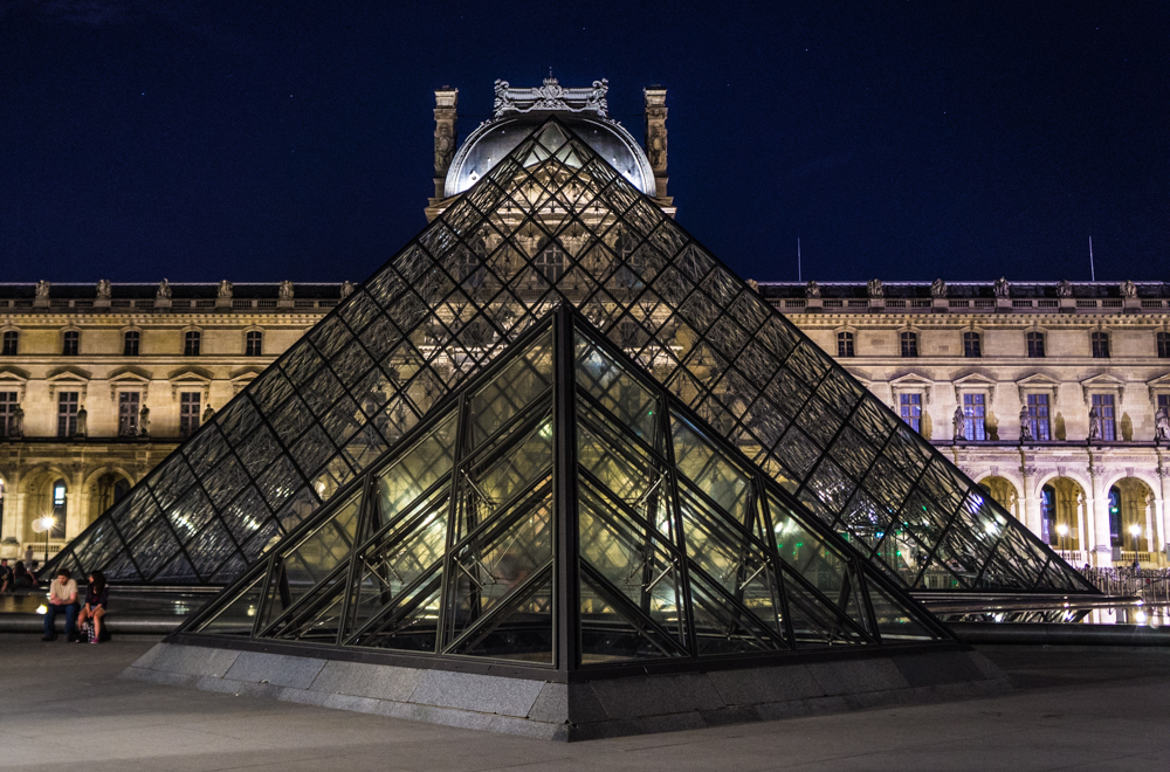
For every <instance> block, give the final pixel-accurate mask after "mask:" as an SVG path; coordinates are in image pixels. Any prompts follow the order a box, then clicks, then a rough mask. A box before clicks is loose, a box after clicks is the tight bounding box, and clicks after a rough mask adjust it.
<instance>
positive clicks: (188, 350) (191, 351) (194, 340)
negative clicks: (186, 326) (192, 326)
mask: <svg viewBox="0 0 1170 772" xmlns="http://www.w3.org/2000/svg"><path fill="white" fill-rule="evenodd" d="M200 337H201V336H200V335H199V331H198V330H188V331H187V332H186V333H184V334H183V356H189V357H197V356H199V339H200Z"/></svg>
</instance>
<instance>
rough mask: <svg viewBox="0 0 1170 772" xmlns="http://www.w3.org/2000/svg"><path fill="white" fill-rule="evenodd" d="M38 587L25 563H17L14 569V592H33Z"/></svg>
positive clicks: (21, 561)
mask: <svg viewBox="0 0 1170 772" xmlns="http://www.w3.org/2000/svg"><path fill="white" fill-rule="evenodd" d="M35 586H36V582H34V581H33V578H32V574H30V573H29V572H28V569H27V568H25V567H24V561H23V560H18V561H16V565H15V566H14V567H13V569H12V589H13V590H31V589H32V588H33V587H35Z"/></svg>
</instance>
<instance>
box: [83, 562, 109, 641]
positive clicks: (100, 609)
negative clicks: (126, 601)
mask: <svg viewBox="0 0 1170 772" xmlns="http://www.w3.org/2000/svg"><path fill="white" fill-rule="evenodd" d="M109 603H110V587H109V585H107V584H106V575H105V574H103V573H102V572H101V571H91V572H90V574H89V589H88V590H86V592H85V605H84V606H82V607H81V613H80V614H78V615H77V629H78V630H84V629H85V622H86V620H87V619H88V620H90V623H91V624H92V625H93V633H92V634H91V635H90V636H89V642H90V643H97V642H98V641H100V640H101V639H102V617H104V616H105V615H106V609H108V608H109ZM77 642H78V643H84V642H85V640H84V639H83V638H82V637H81V636H80V635H79V636H77Z"/></svg>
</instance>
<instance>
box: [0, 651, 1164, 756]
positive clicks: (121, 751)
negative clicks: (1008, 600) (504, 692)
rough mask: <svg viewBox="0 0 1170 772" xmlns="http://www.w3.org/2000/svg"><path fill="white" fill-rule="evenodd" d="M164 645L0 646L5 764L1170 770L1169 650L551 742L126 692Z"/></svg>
mask: <svg viewBox="0 0 1170 772" xmlns="http://www.w3.org/2000/svg"><path fill="white" fill-rule="evenodd" d="M155 640H157V639H155V638H152V637H148V636H130V635H124V636H120V637H119V638H118V639H116V640H115V641H113V642H111V643H109V644H103V645H100V646H90V645H78V644H67V643H63V642H61V641H57V642H53V643H42V642H41V641H40V640H39V637H35V636H32V635H13V634H7V635H0V768H3V769H26V770H35V769H44V770H61V769H65V768H67V767H71V768H73V769H85V770H86V771H87V772H96V770H129V769H149V770H274V771H275V770H289V769H331V770H346V772H348V771H349V770H367V769H370V770H375V769H377V770H434V771H438V770H499V769H522V770H546V769H604V770H654V769H664V770H665V769H669V770H675V771H680V772H681V771H682V770H724V769H726V770H737V771H739V770H743V771H746V770H764V769H833V770H853V769H858V770H870V769H898V770H913V769H933V770H938V769H946V770H966V769H970V770H988V769H1011V770H1012V772H1017V771H1018V770H1031V769H1045V770H1048V769H1168V768H1170V731H1168V730H1170V649H1162V648H1142V649H1120V648H1083V647H1047V648H1041V647H983V648H981V651H983V652H984V653H985V654H987V655H988V656H989V657H991V658H992V659H993V660H994V661H995V662H996V663H997V664H999V665H1000V667H1002V668H1003V669H1004V670H1005V671H1007V672H1008V674H1009V675H1010V676H1011V678H1012V680H1013V682H1014V683H1015V685H1016V688H1015V689H1014V690H1013V691H1012V692H1010V693H1007V694H1004V695H1001V696H997V697H992V698H983V699H975V700H965V701H958V702H947V703H941V704H939V703H936V704H931V705H917V706H898V707H888V708H880V709H874V710H866V711H859V712H853V713H843V714H835V715H823V716H816V717H810V718H801V719H790V720H785V721H773V722H766V723H757V724H742V725H735V726H725V727H719V728H713V729H703V730H695V731H685V732H672V733H665V734H656V735H643V736H638V737H624V738H618V739H611V740H599V741H591V742H581V743H572V744H555V743H548V742H539V741H533V740H527V739H521V738H516V737H508V736H500V735H493V734H486V733H481V732H473V731H469V730H461V729H451V728H446V727H440V726H432V725H429V724H417V723H411V722H407V721H401V720H395V719H389V718H383V717H380V716H373V715H364V714H357V713H348V712H343V711H337V710H327V709H323V708H316V707H310V706H304V705H295V704H290V703H282V702H273V701H269V700H262V699H255V698H250V697H234V696H231V695H225V694H213V693H206V692H200V691H195V690H190V689H180V688H172V687H165V686H156V685H152V684H146V683H140V682H136V681H128V680H122V679H119V678H118V673H119V672H120V671H121V670H122V669H123V668H124V667H126V666H127V665H128V664H130V663H131V662H133V661H134V660H135V659H136V658H137V657H138V656H139V655H140V654H142V653H143V652H145V651H146V650H147V649H149V648H150V646H151V645H152V644H153V643H154V642H155Z"/></svg>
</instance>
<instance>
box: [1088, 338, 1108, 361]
mask: <svg viewBox="0 0 1170 772" xmlns="http://www.w3.org/2000/svg"><path fill="white" fill-rule="evenodd" d="M1089 339H1090V342H1091V343H1092V344H1093V359H1108V358H1109V333H1107V332H1094V333H1093V334H1092V335H1090V336H1089Z"/></svg>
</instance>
